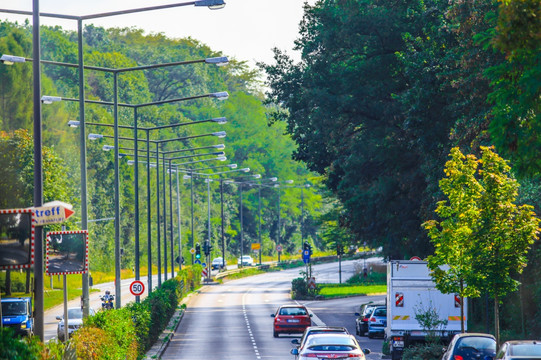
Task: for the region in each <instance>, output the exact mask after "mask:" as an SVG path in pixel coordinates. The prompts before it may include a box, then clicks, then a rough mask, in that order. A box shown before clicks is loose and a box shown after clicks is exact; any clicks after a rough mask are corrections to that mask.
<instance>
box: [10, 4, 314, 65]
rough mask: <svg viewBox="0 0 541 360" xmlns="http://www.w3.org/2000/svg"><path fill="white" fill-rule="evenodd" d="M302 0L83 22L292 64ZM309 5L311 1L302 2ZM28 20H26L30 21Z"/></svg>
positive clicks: (68, 24)
mask: <svg viewBox="0 0 541 360" xmlns="http://www.w3.org/2000/svg"><path fill="white" fill-rule="evenodd" d="M184 1H186V0H169V1H167V0H40V8H41V9H40V12H42V13H43V12H48V13H55V14H65V15H76V16H81V15H89V14H97V13H103V12H110V11H118V10H126V9H134V8H141V7H148V6H156V5H164V4H174V3H181V2H184ZM305 1H306V0H225V2H226V4H227V5H226V7H225V8H223V9H220V10H209V9H208V8H206V7H194V6H182V7H178V8H173V9H166V10H156V11H150V12H144V13H139V14H127V15H119V16H114V17H108V18H103V19H97V20H87V21H86V22H84V23H83V25H86V24H90V23H92V24H94V25H97V26H102V27H105V28H108V27H137V28H141V29H143V30H145V33H150V32H153V33H163V34H165V35H166V36H167V37H170V38H182V37H188V36H190V37H192V38H194V39H197V40H199V41H201V42H202V43H204V44H207V45H208V46H210V48H211V49H212V50H214V51H221V52H223V53H224V54H225V55H226V56H228V57H231V58H236V59H237V60H247V61H248V62H249V64H250V66H252V67H255V63H256V62H257V61H263V62H265V63H272V62H273V58H272V51H271V49H272V48H273V47H278V48H280V49H282V50H285V51H286V52H287V53H288V54H289V55H291V56H292V57H293V58H294V59H295V60H298V59H299V57H300V55H299V54H297V53H296V52H293V50H292V48H293V45H294V44H293V41H294V40H295V39H296V38H298V28H299V22H300V21H301V19H302V15H303V4H304V2H305ZM308 2H309V3H310V4H314V3H315V0H308ZM0 8H1V9H13V10H25V11H31V10H32V0H0ZM0 19H2V20H5V19H9V20H11V21H19V22H23V21H24V17H23V16H20V15H8V14H6V13H0ZM30 21H31V19H30ZM41 23H42V24H45V25H60V26H62V27H63V28H65V29H70V30H75V29H76V21H73V20H61V19H51V18H45V17H43V18H41Z"/></svg>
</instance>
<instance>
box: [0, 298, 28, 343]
mask: <svg viewBox="0 0 541 360" xmlns="http://www.w3.org/2000/svg"><path fill="white" fill-rule="evenodd" d="M2 325H3V326H4V327H9V328H12V329H13V330H15V333H16V334H18V335H27V336H30V335H32V334H33V332H34V318H33V316H32V298H30V297H18V298H3V299H2Z"/></svg>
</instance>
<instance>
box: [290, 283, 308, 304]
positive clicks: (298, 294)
mask: <svg viewBox="0 0 541 360" xmlns="http://www.w3.org/2000/svg"><path fill="white" fill-rule="evenodd" d="M306 297H308V284H307V283H306V280H305V279H304V278H296V279H293V281H291V298H292V299H305V298H306Z"/></svg>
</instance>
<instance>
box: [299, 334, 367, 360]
mask: <svg viewBox="0 0 541 360" xmlns="http://www.w3.org/2000/svg"><path fill="white" fill-rule="evenodd" d="M365 353H366V354H370V350H369V349H364V350H363V349H361V347H360V346H359V343H358V342H357V340H355V337H354V336H353V335H346V334H314V335H312V336H310V337H309V338H308V339H307V341H306V342H305V343H304V345H303V346H301V347H300V348H294V349H292V350H291V354H292V355H295V357H296V358H298V359H307V358H314V359H351V360H365V356H364V354H365Z"/></svg>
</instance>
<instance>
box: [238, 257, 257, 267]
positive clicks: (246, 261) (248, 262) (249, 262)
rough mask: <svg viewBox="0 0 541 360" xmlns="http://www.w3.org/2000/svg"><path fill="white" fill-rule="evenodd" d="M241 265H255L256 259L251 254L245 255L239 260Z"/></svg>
mask: <svg viewBox="0 0 541 360" xmlns="http://www.w3.org/2000/svg"><path fill="white" fill-rule="evenodd" d="M237 265H239V266H254V259H252V257H251V256H250V255H244V256H243V257H240V258H239V259H238V260H237Z"/></svg>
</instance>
